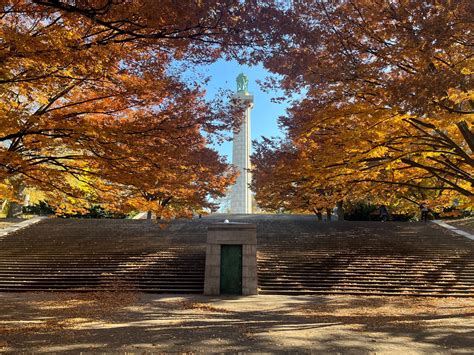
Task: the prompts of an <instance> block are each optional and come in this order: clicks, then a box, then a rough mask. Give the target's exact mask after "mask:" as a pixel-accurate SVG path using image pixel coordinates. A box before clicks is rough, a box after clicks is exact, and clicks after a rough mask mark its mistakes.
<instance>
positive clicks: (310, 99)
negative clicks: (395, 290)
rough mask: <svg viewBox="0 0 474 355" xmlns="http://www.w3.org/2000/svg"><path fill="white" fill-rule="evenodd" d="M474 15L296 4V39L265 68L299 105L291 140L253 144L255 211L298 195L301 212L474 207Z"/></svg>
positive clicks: (407, 6) (359, 4) (441, 9)
mask: <svg viewBox="0 0 474 355" xmlns="http://www.w3.org/2000/svg"><path fill="white" fill-rule="evenodd" d="M473 11H474V3H473V2H472V1H468V0H464V1H456V2H449V3H444V4H440V3H433V2H425V1H401V2H396V3H394V2H382V3H380V2H374V1H345V2H332V3H331V2H312V1H309V2H295V3H294V7H293V9H292V16H290V19H291V20H289V21H291V25H289V26H287V27H286V31H287V33H286V36H287V38H288V39H289V40H287V41H285V42H284V43H283V44H282V45H281V46H280V50H276V51H274V52H272V53H271V55H269V56H267V57H265V58H263V59H264V61H265V65H266V67H267V68H269V69H270V70H271V71H273V72H275V73H277V74H279V75H280V76H281V80H280V83H279V84H280V87H281V88H283V89H284V90H286V91H287V93H289V94H291V93H294V92H296V93H300V94H301V95H302V96H303V98H302V99H300V100H298V101H296V102H295V103H294V105H293V106H292V107H291V108H290V109H289V111H288V115H287V116H286V117H283V118H282V119H281V125H282V126H283V127H284V128H286V129H287V132H288V134H287V141H286V142H285V143H284V144H280V143H278V142H274V141H273V142H272V141H263V143H262V144H261V145H258V146H257V154H256V155H255V156H254V159H253V164H254V167H255V169H254V177H255V180H254V189H255V191H256V193H257V202H259V203H260V204H262V205H263V206H267V208H270V209H272V208H273V209H278V208H279V204H276V203H275V202H274V201H273V200H274V198H275V195H276V194H280V195H284V196H285V195H286V196H288V195H287V194H288V192H290V191H291V193H292V195H294V196H295V199H296V200H294V201H293V202H291V201H286V202H285V203H286V204H289V205H292V204H293V205H294V206H295V208H298V207H297V206H299V205H300V204H301V199H302V196H303V197H304V198H303V200H304V201H310V205H311V206H313V207H314V206H316V205H318V204H328V206H330V207H332V206H334V205H335V203H336V201H338V200H339V199H341V198H344V199H345V200H349V201H350V200H357V199H371V200H372V201H375V202H378V203H388V202H390V203H392V204H398V205H400V208H401V209H405V208H406V206H405V204H404V203H401V202H400V201H407V202H408V201H409V202H410V203H411V204H412V206H414V207H415V208H416V204H417V203H420V202H421V201H423V200H426V201H429V202H431V204H432V205H440V206H450V205H451V204H452V203H453V202H454V201H457V202H458V203H459V204H460V206H461V207H464V208H472V207H473V205H474V203H473V197H474V178H473V175H474V155H473V152H474V132H473V122H474V121H473V119H472V117H473V114H474V90H473V81H472V73H473V72H474V61H473V54H474V53H473V50H472V33H473V31H474V28H473V23H472V15H471V14H472V13H473ZM289 150H290V151H291V155H292V158H291V159H290V161H289V162H287V161H285V162H281V161H279V160H275V159H274V156H275V155H281V156H285V155H286V154H288V151H289ZM269 162H274V164H269ZM290 164H291V165H290ZM287 166H291V167H292V168H291V169H285V168H286V167H287ZM262 169H263V170H262ZM285 171H286V173H285ZM270 186H271V188H270ZM295 190H296V191H295ZM328 196H332V198H329V199H328ZM311 206H309V207H308V210H311Z"/></svg>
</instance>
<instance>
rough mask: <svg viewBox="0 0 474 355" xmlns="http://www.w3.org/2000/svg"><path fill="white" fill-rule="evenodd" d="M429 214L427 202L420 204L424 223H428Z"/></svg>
mask: <svg viewBox="0 0 474 355" xmlns="http://www.w3.org/2000/svg"><path fill="white" fill-rule="evenodd" d="M428 212H430V209H429V207H428V204H427V203H426V202H423V203H422V204H420V213H421V221H422V222H426V221H428Z"/></svg>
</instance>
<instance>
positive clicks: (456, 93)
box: [448, 88, 474, 104]
mask: <svg viewBox="0 0 474 355" xmlns="http://www.w3.org/2000/svg"><path fill="white" fill-rule="evenodd" d="M448 98H449V99H450V100H451V101H453V102H454V103H455V104H459V103H463V102H466V101H469V100H474V90H468V91H462V90H459V89H453V88H450V89H449V90H448Z"/></svg>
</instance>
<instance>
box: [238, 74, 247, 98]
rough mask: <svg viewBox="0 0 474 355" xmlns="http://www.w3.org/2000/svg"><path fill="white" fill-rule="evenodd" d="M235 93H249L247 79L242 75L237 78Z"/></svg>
mask: <svg viewBox="0 0 474 355" xmlns="http://www.w3.org/2000/svg"><path fill="white" fill-rule="evenodd" d="M236 80H237V92H244V93H247V92H249V78H247V75H245V74H244V73H240V74H239V75H238V76H237V79H236Z"/></svg>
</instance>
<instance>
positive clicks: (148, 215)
mask: <svg viewBox="0 0 474 355" xmlns="http://www.w3.org/2000/svg"><path fill="white" fill-rule="evenodd" d="M146 219H151V211H148V212H147V213H146Z"/></svg>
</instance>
